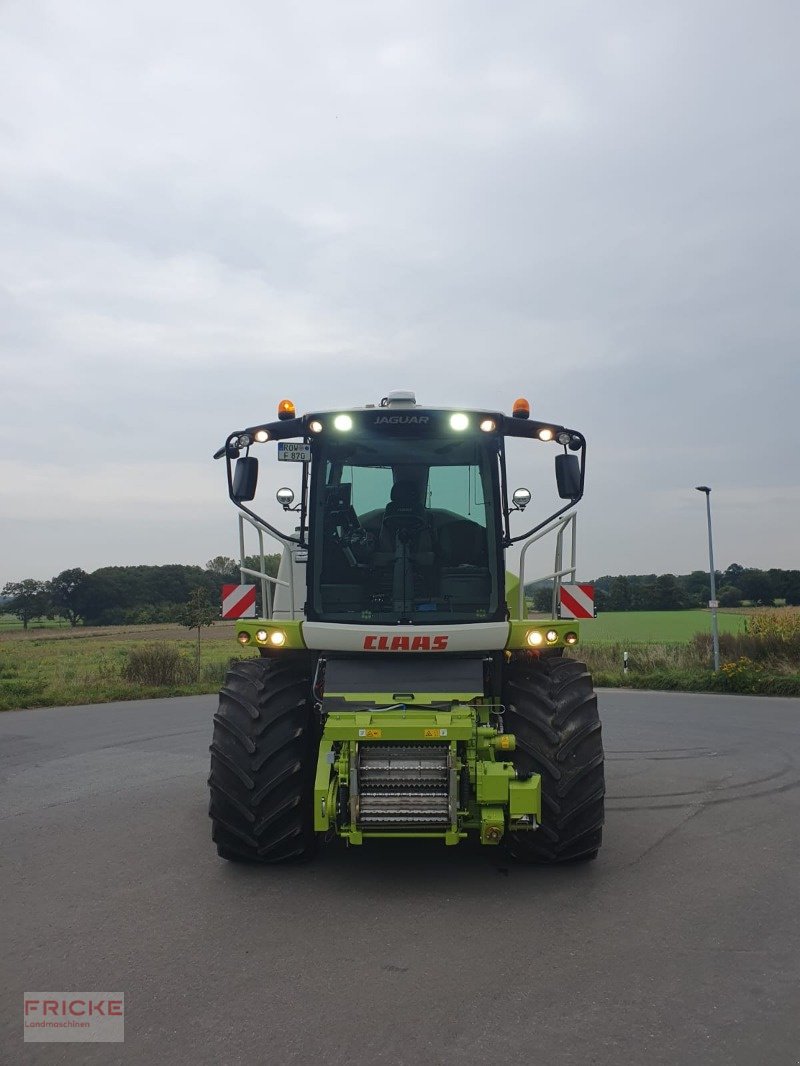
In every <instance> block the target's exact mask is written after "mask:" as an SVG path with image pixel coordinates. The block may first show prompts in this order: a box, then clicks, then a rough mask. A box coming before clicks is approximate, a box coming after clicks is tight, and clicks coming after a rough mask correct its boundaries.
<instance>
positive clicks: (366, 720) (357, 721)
mask: <svg viewBox="0 0 800 1066" xmlns="http://www.w3.org/2000/svg"><path fill="white" fill-rule="evenodd" d="M474 728H475V726H474V717H473V713H472V711H471V710H470V709H468V708H460V709H458V710H452V711H432V710H429V711H419V710H413V711H334V712H332V713H331V714H329V715H328V718H327V721H326V723H325V733H324V737H325V739H326V740H350V741H356V742H358V743H367V744H368V743H369V742H370V741H380V742H382V743H386V742H387V741H400V740H405V741H410V740H416V741H420V740H427V741H432V740H438V741H442V740H469V739H470V737H471V736H472V734H473V731H474Z"/></svg>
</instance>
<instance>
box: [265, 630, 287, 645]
mask: <svg viewBox="0 0 800 1066" xmlns="http://www.w3.org/2000/svg"><path fill="white" fill-rule="evenodd" d="M269 642H270V644H271V645H272V646H273V648H282V647H283V645H284V644H285V643H286V634H285V633H284V632H283V630H282V629H273V630H272V632H271V633H270V635H269Z"/></svg>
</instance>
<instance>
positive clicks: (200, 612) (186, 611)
mask: <svg viewBox="0 0 800 1066" xmlns="http://www.w3.org/2000/svg"><path fill="white" fill-rule="evenodd" d="M214 613H215V612H214V608H213V607H212V606H211V604H210V603H209V602H208V592H207V591H206V589H204V588H199V587H198V588H194V589H192V591H191V593H190V595H189V599H188V600H187V601H186V605H185V606H184V608H183V618H182V619H181V621H182V624H183V625H185V626H186V628H187V629H196V630H197V675H198V677H199V676H200V630H201V629H202V628H203V627H204V626H210V625H212V624H213V622H214Z"/></svg>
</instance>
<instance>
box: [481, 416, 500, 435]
mask: <svg viewBox="0 0 800 1066" xmlns="http://www.w3.org/2000/svg"><path fill="white" fill-rule="evenodd" d="M481 429H482V430H483V432H484V433H494V431H495V430H496V429H497V423H496V422H495V420H494V419H493V418H484V420H483V421H482V422H481Z"/></svg>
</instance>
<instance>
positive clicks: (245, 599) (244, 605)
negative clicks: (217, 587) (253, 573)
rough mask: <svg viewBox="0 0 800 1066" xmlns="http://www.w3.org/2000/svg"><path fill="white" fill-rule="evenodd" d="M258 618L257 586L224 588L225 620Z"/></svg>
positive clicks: (228, 586) (223, 613) (230, 586)
mask: <svg viewBox="0 0 800 1066" xmlns="http://www.w3.org/2000/svg"><path fill="white" fill-rule="evenodd" d="M255 616H256V587H255V585H223V586H222V617H223V618H255Z"/></svg>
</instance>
